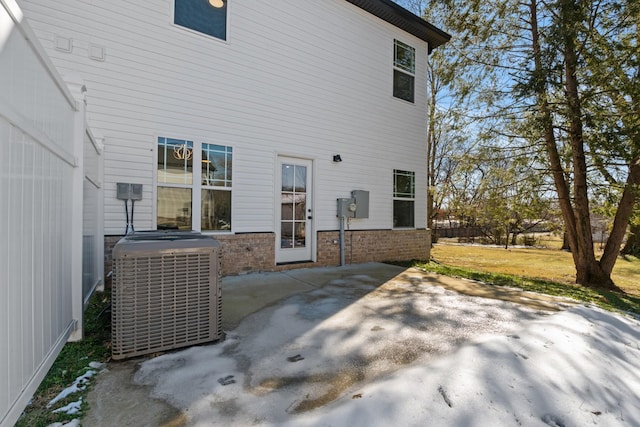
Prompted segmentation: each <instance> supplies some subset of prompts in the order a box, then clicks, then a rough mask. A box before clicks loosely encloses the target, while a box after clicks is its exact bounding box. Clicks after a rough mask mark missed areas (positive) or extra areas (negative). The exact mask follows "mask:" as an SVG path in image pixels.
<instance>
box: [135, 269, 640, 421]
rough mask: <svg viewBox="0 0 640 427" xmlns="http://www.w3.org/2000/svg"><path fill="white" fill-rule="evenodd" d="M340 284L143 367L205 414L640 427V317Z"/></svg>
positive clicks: (158, 384)
mask: <svg viewBox="0 0 640 427" xmlns="http://www.w3.org/2000/svg"><path fill="white" fill-rule="evenodd" d="M354 281H355V282H356V285H355V286H354ZM342 285H344V284H343V283H337V281H336V282H335V283H333V284H332V285H330V286H327V287H325V288H321V289H317V290H314V291H312V292H308V293H305V294H299V295H296V296H294V297H291V298H289V299H287V300H286V301H284V302H281V303H280V304H278V305H276V306H273V307H270V308H267V309H264V310H262V311H260V312H258V313H256V314H254V315H252V316H250V317H248V318H246V319H245V320H244V321H243V322H242V323H241V324H240V326H239V327H238V328H237V329H235V330H234V331H232V333H230V334H229V335H228V338H227V341H225V342H224V343H222V344H219V345H212V346H205V347H194V348H190V349H188V350H185V351H181V352H176V353H171V354H166V355H163V356H160V357H157V358H154V359H151V360H149V361H147V362H145V363H143V364H142V365H141V366H140V369H139V371H138V372H137V374H136V378H135V379H136V381H137V382H139V383H141V384H146V385H149V386H152V387H153V393H152V394H153V395H154V396H156V397H160V398H163V399H166V400H167V401H169V402H170V403H171V404H173V405H174V406H176V407H178V408H180V409H182V410H184V411H185V413H186V415H187V416H188V418H189V422H190V425H196V426H208V425H225V426H245V425H260V426H292V427H293V426H336V427H338V426H353V427H357V426H366V427H371V426H389V425H398V426H425V425H429V426H496V425H506V426H512V425H513V426H518V425H522V426H566V427H569V426H583V425H600V426H640V398H639V396H640V344H639V343H640V324H639V323H638V322H637V321H636V320H632V319H628V318H626V317H623V316H620V315H615V314H612V313H608V312H604V311H601V310H599V309H593V308H586V307H575V308H572V309H570V310H567V311H563V312H559V313H555V314H549V313H546V312H540V311H536V310H533V309H529V308H526V307H523V306H520V305H517V304H513V303H509V302H504V301H496V300H490V299H483V298H477V297H469V296H465V295H460V294H457V293H455V292H452V291H447V290H444V289H443V288H440V287H437V286H424V285H421V286H414V285H415V284H406V283H404V284H403V283H392V284H391V285H390V286H387V285H385V287H383V288H379V289H375V288H374V286H373V285H371V284H370V283H368V280H367V278H366V277H352V278H351V279H350V282H349V286H342ZM374 289H375V291H374ZM372 291H374V292H372Z"/></svg>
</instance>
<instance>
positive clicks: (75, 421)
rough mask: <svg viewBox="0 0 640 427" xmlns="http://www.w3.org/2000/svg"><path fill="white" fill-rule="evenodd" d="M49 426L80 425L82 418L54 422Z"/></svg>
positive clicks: (77, 426)
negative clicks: (66, 421)
mask: <svg viewBox="0 0 640 427" xmlns="http://www.w3.org/2000/svg"><path fill="white" fill-rule="evenodd" d="M47 427H80V420H78V419H76V420H71V421H69V422H68V423H53V424H49V425H48V426H47Z"/></svg>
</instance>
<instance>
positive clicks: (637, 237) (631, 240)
mask: <svg viewBox="0 0 640 427" xmlns="http://www.w3.org/2000/svg"><path fill="white" fill-rule="evenodd" d="M620 253H622V254H624V255H633V256H635V257H640V224H632V225H631V228H630V229H629V235H628V236H627V242H626V243H625V245H624V248H622V251H621V252H620Z"/></svg>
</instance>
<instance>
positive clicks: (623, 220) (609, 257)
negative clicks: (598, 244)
mask: <svg viewBox="0 0 640 427" xmlns="http://www.w3.org/2000/svg"><path fill="white" fill-rule="evenodd" d="M638 185H640V158H635V159H633V161H632V162H631V165H630V166H629V175H628V176H627V182H626V184H625V187H624V191H623V193H622V198H621V199H620V203H619V204H618V210H617V211H616V217H615V219H614V220H613V228H612V229H611V234H610V235H609V239H607V244H606V246H605V247H604V253H603V254H602V258H600V264H601V265H602V268H603V269H604V270H605V271H608V272H609V274H611V271H612V270H613V266H614V264H615V263H616V259H617V258H618V255H619V253H620V245H622V240H623V239H624V234H625V232H626V231H627V225H628V224H629V218H631V215H632V214H633V207H634V205H635V202H636V197H637V196H636V194H637V191H638ZM636 227H637V226H636Z"/></svg>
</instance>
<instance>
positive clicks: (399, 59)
mask: <svg viewBox="0 0 640 427" xmlns="http://www.w3.org/2000/svg"><path fill="white" fill-rule="evenodd" d="M415 75H416V50H415V48H413V47H411V46H409V45H408V44H406V43H402V42H401V41H399V40H394V42H393V96H395V97H396V98H400V99H404V100H405V101H409V102H413V101H414V92H415Z"/></svg>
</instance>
